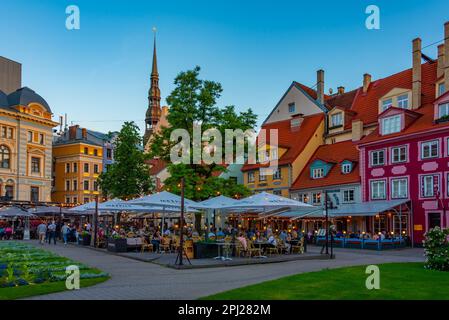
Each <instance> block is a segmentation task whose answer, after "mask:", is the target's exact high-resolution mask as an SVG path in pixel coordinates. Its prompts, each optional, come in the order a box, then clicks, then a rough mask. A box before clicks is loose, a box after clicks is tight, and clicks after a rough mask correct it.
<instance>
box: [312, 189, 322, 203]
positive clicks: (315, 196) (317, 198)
mask: <svg viewBox="0 0 449 320" xmlns="http://www.w3.org/2000/svg"><path fill="white" fill-rule="evenodd" d="M312 204H313V205H317V204H321V192H313V193H312Z"/></svg>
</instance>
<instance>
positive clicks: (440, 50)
mask: <svg viewBox="0 0 449 320" xmlns="http://www.w3.org/2000/svg"><path fill="white" fill-rule="evenodd" d="M443 75H444V44H440V45H439V46H438V66H437V78H440V77H441V76H443Z"/></svg>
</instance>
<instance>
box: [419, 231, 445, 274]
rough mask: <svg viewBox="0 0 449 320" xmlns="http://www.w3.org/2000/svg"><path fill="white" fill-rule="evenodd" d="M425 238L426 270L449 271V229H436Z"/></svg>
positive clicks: (427, 233)
mask: <svg viewBox="0 0 449 320" xmlns="http://www.w3.org/2000/svg"><path fill="white" fill-rule="evenodd" d="M424 236H425V240H424V241H423V244H424V252H425V256H426V263H425V268H426V269H432V270H439V271H449V241H448V239H449V229H445V230H443V229H440V228H439V227H435V228H434V229H430V230H429V231H428V232H426V234H425V235H424Z"/></svg>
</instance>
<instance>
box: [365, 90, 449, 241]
mask: <svg viewBox="0 0 449 320" xmlns="http://www.w3.org/2000/svg"><path fill="white" fill-rule="evenodd" d="M420 111H421V112H420V113H418V112H414V111H413V110H400V109H398V108H394V107H393V108H390V109H388V110H386V111H385V112H383V113H382V114H380V115H379V131H378V133H377V134H375V137H374V138H372V139H368V141H361V143H360V144H359V146H358V147H359V151H360V175H361V196H362V201H363V202H368V201H392V200H401V199H403V200H404V201H407V200H408V202H407V204H406V206H407V208H408V210H407V213H404V214H403V215H402V217H401V219H400V221H399V220H398V216H397V212H396V214H390V215H384V216H382V217H381V216H377V217H376V219H383V221H378V222H379V225H380V226H381V227H380V228H379V229H382V228H385V229H389V230H395V231H396V229H397V228H398V223H399V222H400V223H402V226H401V230H403V231H401V232H402V233H404V234H407V235H408V236H409V237H410V238H411V239H412V241H413V243H414V244H417V245H419V244H421V243H422V240H423V239H424V234H425V232H426V231H428V230H429V229H431V228H434V227H435V226H439V227H442V228H449V122H448V120H449V92H446V94H444V95H442V96H441V97H440V98H439V99H437V100H436V101H435V102H434V104H433V106H429V107H425V108H423V110H420ZM393 117H396V119H397V121H399V123H398V124H397V127H398V130H399V131H398V132H395V133H393V134H383V131H384V129H383V128H382V125H383V124H385V123H386V122H385V121H384V119H392V118H393ZM374 223H376V222H374Z"/></svg>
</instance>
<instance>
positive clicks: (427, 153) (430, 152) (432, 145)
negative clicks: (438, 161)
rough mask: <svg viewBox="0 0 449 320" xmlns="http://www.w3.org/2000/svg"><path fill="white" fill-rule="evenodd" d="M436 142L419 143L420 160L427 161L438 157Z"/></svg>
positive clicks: (437, 143)
mask: <svg viewBox="0 0 449 320" xmlns="http://www.w3.org/2000/svg"><path fill="white" fill-rule="evenodd" d="M439 145H440V144H439V142H438V140H433V141H426V142H423V143H421V159H429V158H435V157H438V154H439V149H440V148H439V147H440V146H439Z"/></svg>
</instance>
